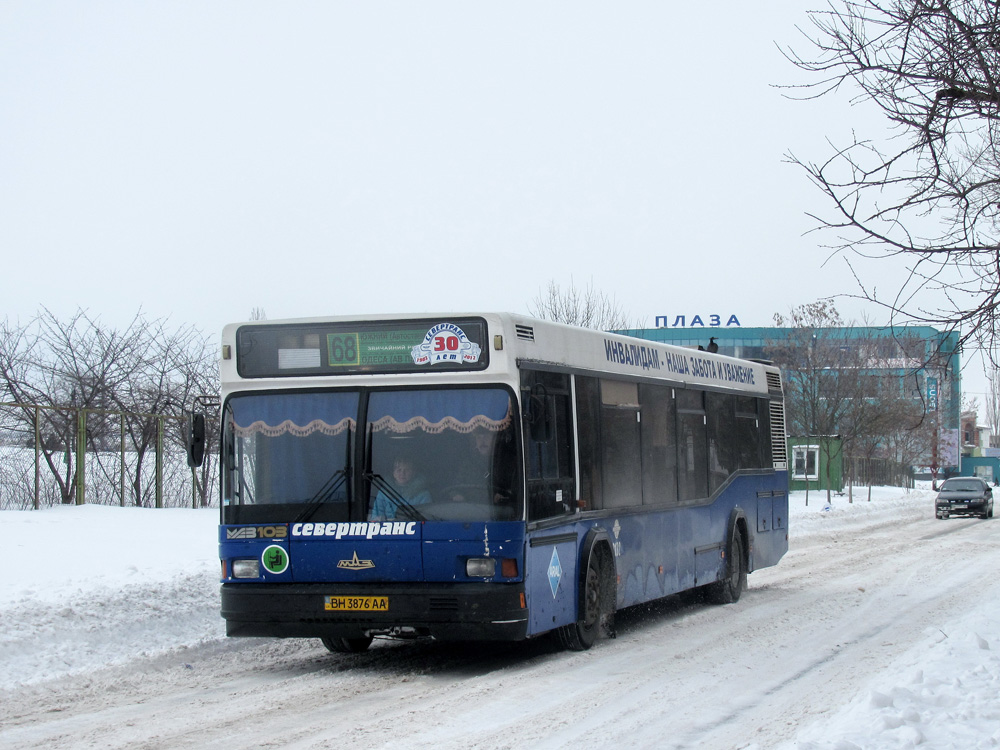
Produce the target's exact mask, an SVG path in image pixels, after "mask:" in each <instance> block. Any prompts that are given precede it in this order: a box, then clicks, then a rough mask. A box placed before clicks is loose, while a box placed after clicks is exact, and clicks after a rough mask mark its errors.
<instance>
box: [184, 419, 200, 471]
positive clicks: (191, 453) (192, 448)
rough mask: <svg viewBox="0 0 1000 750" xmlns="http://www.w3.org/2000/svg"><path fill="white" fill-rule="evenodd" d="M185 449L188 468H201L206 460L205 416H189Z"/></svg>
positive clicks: (185, 435)
mask: <svg viewBox="0 0 1000 750" xmlns="http://www.w3.org/2000/svg"><path fill="white" fill-rule="evenodd" d="M184 448H185V450H187V460H188V466H191V467H192V468H193V467H195V466H201V462H202V461H204V460H205V415H204V414H195V413H194V412H191V413H190V414H188V419H187V426H186V429H185V434H184Z"/></svg>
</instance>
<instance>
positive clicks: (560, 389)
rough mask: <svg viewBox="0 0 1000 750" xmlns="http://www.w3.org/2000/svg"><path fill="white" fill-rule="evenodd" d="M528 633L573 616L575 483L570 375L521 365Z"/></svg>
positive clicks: (576, 573)
mask: <svg viewBox="0 0 1000 750" xmlns="http://www.w3.org/2000/svg"><path fill="white" fill-rule="evenodd" d="M521 403H522V408H523V413H524V429H523V431H522V432H523V434H524V453H525V456H524V464H525V479H526V487H527V501H528V503H527V504H528V524H529V527H528V528H529V534H528V537H529V539H528V545H527V550H526V558H527V559H526V562H525V586H526V589H527V595H528V610H529V615H528V618H529V622H528V632H529V633H530V634H534V633H540V632H544V631H546V630H552V629H553V628H556V627H559V626H561V625H568V624H570V623H572V622H575V621H576V620H577V619H578V613H577V597H578V588H579V586H578V585H577V584H578V581H579V571H578V570H577V568H578V563H577V558H578V545H577V534H576V530H575V524H572V523H571V522H572V521H573V518H574V515H575V510H576V483H575V476H574V475H575V468H574V467H575V464H574V459H573V455H574V451H573V422H572V419H573V417H572V406H571V388H570V377H569V375H567V374H564V373H554V372H544V371H536V370H522V372H521Z"/></svg>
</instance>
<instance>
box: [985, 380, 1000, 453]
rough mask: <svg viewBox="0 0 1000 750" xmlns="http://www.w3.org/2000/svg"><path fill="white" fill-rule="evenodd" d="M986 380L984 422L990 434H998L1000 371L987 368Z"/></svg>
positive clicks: (999, 428)
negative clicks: (987, 386) (987, 388)
mask: <svg viewBox="0 0 1000 750" xmlns="http://www.w3.org/2000/svg"><path fill="white" fill-rule="evenodd" d="M986 382H987V383H988V384H989V391H987V392H986V398H985V401H986V422H987V424H988V425H989V427H990V435H1000V372H997V371H996V370H988V371H987V372H986ZM991 447H993V446H991Z"/></svg>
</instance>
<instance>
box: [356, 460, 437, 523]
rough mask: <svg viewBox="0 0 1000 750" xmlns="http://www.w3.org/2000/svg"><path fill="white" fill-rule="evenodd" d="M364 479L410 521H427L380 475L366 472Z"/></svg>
mask: <svg viewBox="0 0 1000 750" xmlns="http://www.w3.org/2000/svg"><path fill="white" fill-rule="evenodd" d="M365 479H367V480H369V481H370V482H371V483H372V484H374V485H375V487H376V488H377V489H378V490H379V491H381V492H382V494H383V495H385V497H386V499H388V500H389V501H391V502H392V504H393V505H395V506H396V509H397V510H399V511H401V512H402V513H403V514H404V515H405V516H406V517H407V518H409V519H410V520H412V521H426V520H427V519H426V518H425V517H424V515H423V514H422V513H421V512H420V511H419V510H417V509H416V508H415V507H414V506H413V504H412V503H410V502H409V501H408V500H407V499H406V498H405V497H403V496H402V495H401V494H400V493H399V491H398V490H397V489H396V488H395V487H393V486H392V485H391V484H389V483H388V482H387V481H386V480H385V479H384V478H383V477H382V475H381V474H376V473H375V472H374V471H366V472H365Z"/></svg>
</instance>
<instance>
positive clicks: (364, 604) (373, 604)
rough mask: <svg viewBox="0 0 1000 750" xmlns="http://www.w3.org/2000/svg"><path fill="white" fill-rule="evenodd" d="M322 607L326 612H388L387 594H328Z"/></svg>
mask: <svg viewBox="0 0 1000 750" xmlns="http://www.w3.org/2000/svg"><path fill="white" fill-rule="evenodd" d="M323 609H325V610H327V611H328V612H388V611H389V597H388V596H328V597H326V603H325V604H324V605H323Z"/></svg>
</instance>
